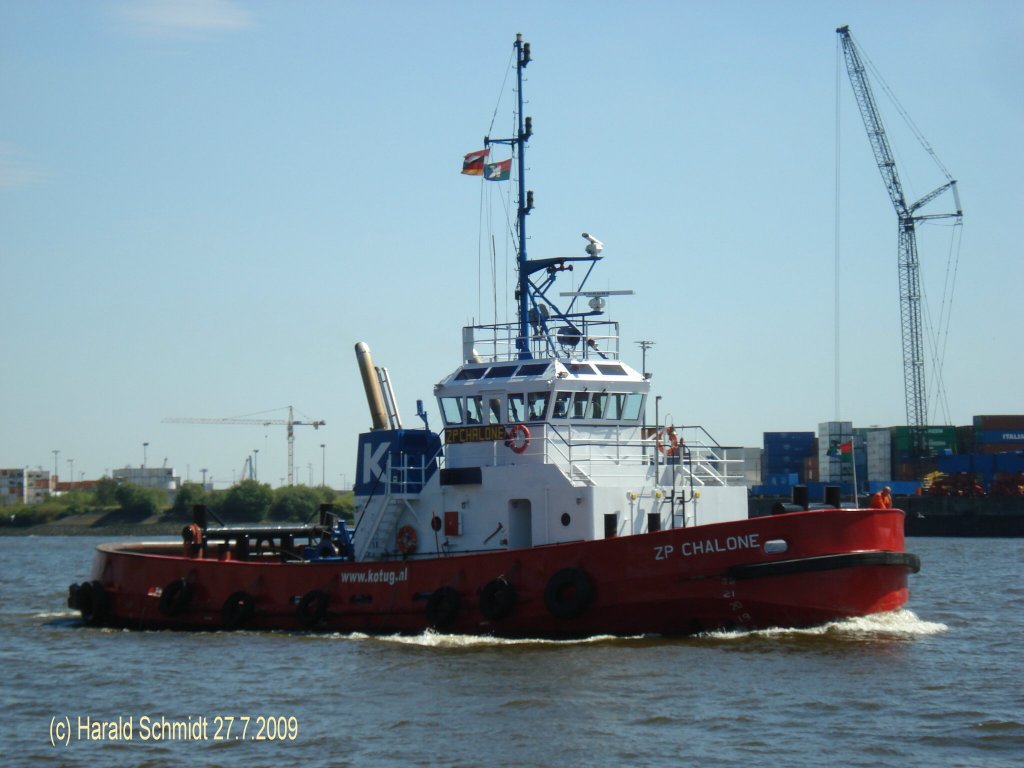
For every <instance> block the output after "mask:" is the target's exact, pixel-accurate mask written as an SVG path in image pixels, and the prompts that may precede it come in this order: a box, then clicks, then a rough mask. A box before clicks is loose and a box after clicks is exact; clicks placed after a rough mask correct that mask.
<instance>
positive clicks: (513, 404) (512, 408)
mask: <svg viewBox="0 0 1024 768" xmlns="http://www.w3.org/2000/svg"><path fill="white" fill-rule="evenodd" d="M508 420H509V421H526V395H524V394H523V393H522V392H513V393H511V394H509V396H508Z"/></svg>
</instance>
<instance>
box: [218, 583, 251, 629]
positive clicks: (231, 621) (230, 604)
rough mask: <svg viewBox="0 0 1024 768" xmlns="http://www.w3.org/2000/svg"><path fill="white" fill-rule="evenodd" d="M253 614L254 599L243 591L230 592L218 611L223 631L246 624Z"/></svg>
mask: <svg viewBox="0 0 1024 768" xmlns="http://www.w3.org/2000/svg"><path fill="white" fill-rule="evenodd" d="M255 614H256V598H255V597H253V596H252V595H250V594H249V593H248V592H245V591H243V590H239V591H238V592H232V593H231V595H229V596H228V599H227V600H225V601H224V605H223V607H222V608H221V609H220V618H221V623H222V624H223V625H224V629H238V628H240V627H242V626H244V625H245V624H247V623H248V622H249V620H250V619H252V617H253V616H254V615H255Z"/></svg>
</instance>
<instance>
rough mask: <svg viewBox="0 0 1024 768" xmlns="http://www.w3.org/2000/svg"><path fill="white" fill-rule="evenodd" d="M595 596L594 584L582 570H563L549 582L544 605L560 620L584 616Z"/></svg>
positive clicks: (545, 590)
mask: <svg viewBox="0 0 1024 768" xmlns="http://www.w3.org/2000/svg"><path fill="white" fill-rule="evenodd" d="M593 596H594V583H593V582H592V581H591V580H590V577H589V576H588V575H587V573H586V571H584V570H582V569H581V568H563V569H562V570H560V571H558V572H557V573H556V574H555V575H554V576H552V577H551V578H550V579H549V580H548V585H547V587H545V588H544V605H545V606H547V609H548V612H549V613H550V614H551V615H552V616H554V617H555V618H558V619H572V618H575V617H576V616H580V615H582V614H583V613H584V612H585V611H586V610H587V608H588V607H589V606H590V601H591V599H592V598H593Z"/></svg>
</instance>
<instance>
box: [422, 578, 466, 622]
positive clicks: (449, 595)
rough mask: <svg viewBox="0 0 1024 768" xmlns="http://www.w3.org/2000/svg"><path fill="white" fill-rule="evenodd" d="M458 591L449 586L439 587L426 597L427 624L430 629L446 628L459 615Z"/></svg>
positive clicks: (459, 601) (459, 600) (459, 599)
mask: <svg viewBox="0 0 1024 768" xmlns="http://www.w3.org/2000/svg"><path fill="white" fill-rule="evenodd" d="M461 602H462V600H461V598H459V593H458V592H456V591H455V590H454V589H452V588H451V587H439V588H437V589H435V590H434V591H433V592H431V593H430V597H429V598H427V624H428V625H429V626H430V627H431V629H447V628H448V627H450V626H451V625H452V624H453V623H454V622H455V619H456V617H457V616H458V615H459V607H460V605H461Z"/></svg>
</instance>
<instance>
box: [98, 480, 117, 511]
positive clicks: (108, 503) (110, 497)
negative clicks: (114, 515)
mask: <svg viewBox="0 0 1024 768" xmlns="http://www.w3.org/2000/svg"><path fill="white" fill-rule="evenodd" d="M117 486H118V483H117V480H115V479H114V478H112V477H102V478H100V479H99V480H98V481H97V483H96V506H97V507H112V506H114V504H116V503H117Z"/></svg>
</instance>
